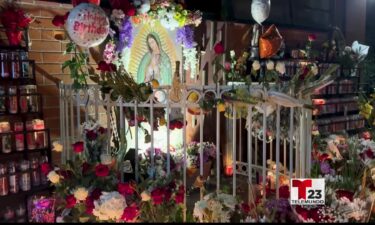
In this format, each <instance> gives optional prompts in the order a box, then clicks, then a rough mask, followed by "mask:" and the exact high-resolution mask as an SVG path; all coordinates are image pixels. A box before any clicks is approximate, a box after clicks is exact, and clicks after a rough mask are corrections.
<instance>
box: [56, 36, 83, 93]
mask: <svg viewBox="0 0 375 225" xmlns="http://www.w3.org/2000/svg"><path fill="white" fill-rule="evenodd" d="M64 54H65V55H66V54H72V58H71V59H69V60H67V61H65V62H64V63H63V65H62V70H63V71H64V70H65V69H66V68H69V71H70V77H71V78H72V79H73V88H74V89H75V90H77V89H81V88H84V87H86V86H87V81H86V77H88V76H89V72H88V70H87V68H86V67H85V66H87V64H88V59H89V57H88V55H87V54H86V53H83V52H77V45H76V44H75V43H74V42H72V41H71V42H69V43H68V44H67V45H66V50H65V51H64Z"/></svg>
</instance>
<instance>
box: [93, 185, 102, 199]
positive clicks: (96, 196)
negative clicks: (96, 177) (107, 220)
mask: <svg viewBox="0 0 375 225" xmlns="http://www.w3.org/2000/svg"><path fill="white" fill-rule="evenodd" d="M100 195H102V190H100V189H99V188H95V189H94V190H93V191H92V192H91V198H92V199H94V200H98V199H99V198H100Z"/></svg>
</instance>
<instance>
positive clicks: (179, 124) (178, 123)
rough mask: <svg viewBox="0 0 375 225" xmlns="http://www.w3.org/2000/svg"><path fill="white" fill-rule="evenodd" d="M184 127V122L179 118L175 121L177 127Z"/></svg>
mask: <svg viewBox="0 0 375 225" xmlns="http://www.w3.org/2000/svg"><path fill="white" fill-rule="evenodd" d="M183 127H184V124H183V123H182V122H181V121H179V120H177V121H176V123H175V128H176V129H182V128H183Z"/></svg>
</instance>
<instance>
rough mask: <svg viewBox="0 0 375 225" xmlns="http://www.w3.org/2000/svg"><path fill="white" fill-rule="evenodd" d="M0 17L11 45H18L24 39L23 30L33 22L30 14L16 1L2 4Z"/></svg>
mask: <svg viewBox="0 0 375 225" xmlns="http://www.w3.org/2000/svg"><path fill="white" fill-rule="evenodd" d="M0 15H1V16H0V19H1V23H2V25H3V27H4V28H5V32H6V35H7V37H8V40H9V45H11V46H17V45H20V43H21V41H22V30H23V29H25V28H27V27H28V26H29V24H30V23H31V22H32V19H31V17H30V15H28V14H26V13H25V11H23V10H22V9H20V8H19V6H17V5H16V3H15V2H14V1H10V2H6V3H4V5H3V6H1V12H0Z"/></svg>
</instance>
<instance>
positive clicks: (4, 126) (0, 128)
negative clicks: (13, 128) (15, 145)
mask: <svg viewBox="0 0 375 225" xmlns="http://www.w3.org/2000/svg"><path fill="white" fill-rule="evenodd" d="M9 132H10V124H9V122H1V123H0V135H1V133H9ZM0 137H1V138H0V142H1V143H0V147H1V149H2V151H3V153H10V152H11V151H12V140H11V135H10V134H3V135H1V136H0Z"/></svg>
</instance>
